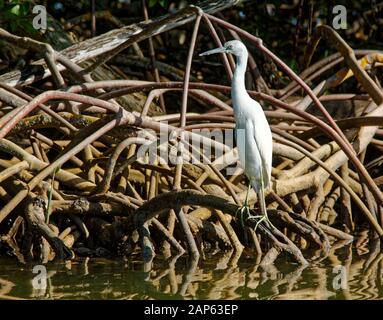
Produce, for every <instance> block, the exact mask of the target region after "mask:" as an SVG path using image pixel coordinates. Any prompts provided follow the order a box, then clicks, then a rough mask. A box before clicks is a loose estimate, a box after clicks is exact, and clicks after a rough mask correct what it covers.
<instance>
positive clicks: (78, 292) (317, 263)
mask: <svg viewBox="0 0 383 320" xmlns="http://www.w3.org/2000/svg"><path fill="white" fill-rule="evenodd" d="M313 255H314V256H313V260H314V261H313V262H311V263H310V265H308V266H307V267H301V266H299V265H296V264H293V263H290V262H288V257H281V258H280V259H279V260H278V261H277V262H276V263H275V264H274V265H272V266H268V267H262V266H260V265H259V264H256V261H255V260H254V258H253V257H250V256H248V257H246V254H243V255H242V257H240V258H239V259H238V257H236V256H235V255H233V254H232V253H226V254H222V253H217V254H210V255H209V256H206V257H204V259H201V260H200V261H199V262H198V264H193V263H190V261H188V260H187V259H186V258H183V257H180V258H178V259H171V260H164V259H163V258H160V257H158V258H155V259H154V261H152V262H151V263H147V264H144V263H142V262H141V261H140V259H139V257H138V258H137V259H136V260H130V259H123V258H114V259H103V258H76V259H75V260H74V261H70V262H66V263H49V264H47V265H46V268H47V278H48V281H47V282H46V283H47V286H46V289H36V288H34V287H33V285H32V284H33V281H32V280H33V278H34V277H35V276H36V274H34V273H33V272H32V268H33V266H34V264H27V265H23V264H20V263H17V262H16V261H15V259H13V258H4V257H2V258H0V298H2V299H14V298H22V299H31V298H33V299H382V297H383V254H382V253H381V252H380V250H379V248H378V247H377V246H376V247H375V248H362V249H361V248H359V249H355V248H352V247H351V245H343V246H340V247H339V248H337V247H336V246H335V247H333V249H332V251H331V252H330V254H329V255H328V256H327V257H323V256H322V257H321V256H320V254H317V256H316V257H315V254H313Z"/></svg>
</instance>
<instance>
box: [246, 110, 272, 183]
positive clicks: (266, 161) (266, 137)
mask: <svg viewBox="0 0 383 320" xmlns="http://www.w3.org/2000/svg"><path fill="white" fill-rule="evenodd" d="M247 121H248V125H247V128H251V129H250V130H252V134H251V136H252V137H254V143H255V144H256V146H257V149H258V151H259V155H260V157H261V164H262V175H263V183H264V187H265V188H266V187H268V185H269V183H270V178H271V167H272V157H273V156H272V153H273V140H272V135H271V130H270V127H269V124H268V122H267V120H266V117H265V115H264V114H259V115H257V117H256V118H252V119H248V120H247Z"/></svg>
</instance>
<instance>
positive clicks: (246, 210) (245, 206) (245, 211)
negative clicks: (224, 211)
mask: <svg viewBox="0 0 383 320" xmlns="http://www.w3.org/2000/svg"><path fill="white" fill-rule="evenodd" d="M250 188H251V182H249V185H248V187H247V192H246V198H245V203H244V204H243V206H242V207H240V208H238V210H237V212H236V213H235V217H236V218H237V216H238V214H239V215H240V220H241V225H242V227H244V225H245V223H244V215H245V214H246V219H247V218H248V217H249V216H250V207H249V202H248V200H249V192H250Z"/></svg>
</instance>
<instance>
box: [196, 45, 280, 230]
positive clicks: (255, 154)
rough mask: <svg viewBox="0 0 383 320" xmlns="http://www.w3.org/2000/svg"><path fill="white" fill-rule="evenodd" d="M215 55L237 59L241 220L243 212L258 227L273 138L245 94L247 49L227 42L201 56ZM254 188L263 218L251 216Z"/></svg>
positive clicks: (233, 89)
mask: <svg viewBox="0 0 383 320" xmlns="http://www.w3.org/2000/svg"><path fill="white" fill-rule="evenodd" d="M214 53H230V54H233V55H235V57H236V62H237V63H236V67H235V71H234V76H233V79H232V82H231V97H232V104H233V110H234V118H235V123H236V125H235V137H236V141H237V147H238V154H239V161H240V164H241V166H242V168H243V170H244V172H245V174H246V176H247V178H248V179H249V186H248V189H247V194H246V199H245V203H244V205H243V206H242V208H241V209H240V211H241V219H243V213H244V211H246V212H247V218H251V219H258V218H259V220H258V222H257V224H256V227H257V226H258V224H259V223H260V222H261V221H263V220H266V221H267V222H269V219H268V217H267V210H266V203H265V189H266V188H268V187H269V185H270V180H271V163H272V145H273V143H272V135H271V130H270V126H269V124H268V122H267V119H266V116H265V113H264V112H263V110H262V107H261V105H260V104H259V103H258V102H257V101H255V100H253V99H252V98H251V97H250V96H249V94H248V93H247V91H246V87H245V72H246V66H247V59H248V52H247V49H246V46H245V45H244V44H243V43H242V42H241V41H238V40H232V41H228V42H226V43H225V44H224V46H223V47H220V48H216V49H213V50H209V51H206V52H204V53H201V54H200V56H205V55H210V54H214ZM251 186H253V188H254V190H255V192H256V193H257V196H258V202H259V208H260V211H261V215H260V216H254V215H251V214H250V209H249V205H248V196H249V190H250V187H251Z"/></svg>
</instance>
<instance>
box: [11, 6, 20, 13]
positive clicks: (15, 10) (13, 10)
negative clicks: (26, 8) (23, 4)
mask: <svg viewBox="0 0 383 320" xmlns="http://www.w3.org/2000/svg"><path fill="white" fill-rule="evenodd" d="M10 12H11V13H12V14H14V15H15V16H18V15H20V5H19V4H16V5H15V6H13V7H12V8H11V10H10Z"/></svg>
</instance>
